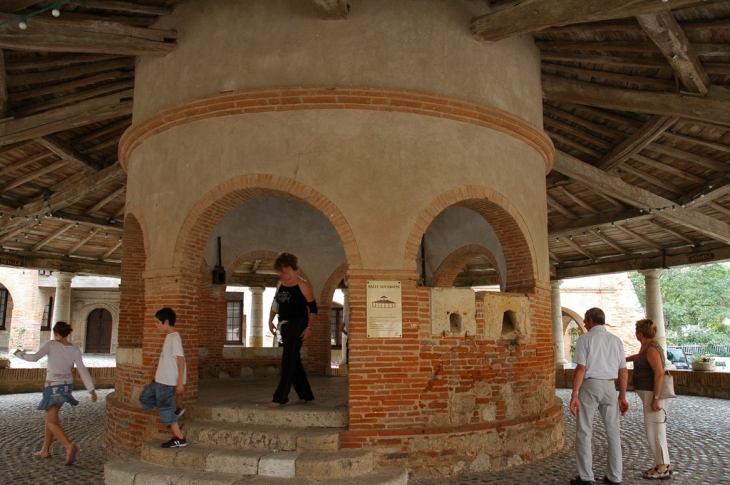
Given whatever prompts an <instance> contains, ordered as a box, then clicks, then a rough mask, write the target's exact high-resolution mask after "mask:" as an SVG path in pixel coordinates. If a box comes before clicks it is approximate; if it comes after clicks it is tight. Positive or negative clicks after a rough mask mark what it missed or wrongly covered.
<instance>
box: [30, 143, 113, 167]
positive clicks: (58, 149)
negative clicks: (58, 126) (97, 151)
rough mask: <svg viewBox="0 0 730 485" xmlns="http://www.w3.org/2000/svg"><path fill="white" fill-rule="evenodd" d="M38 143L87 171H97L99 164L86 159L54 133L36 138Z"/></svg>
mask: <svg viewBox="0 0 730 485" xmlns="http://www.w3.org/2000/svg"><path fill="white" fill-rule="evenodd" d="M36 140H37V141H38V143H40V144H41V145H43V146H44V147H46V148H48V149H49V150H51V151H52V152H53V153H55V154H56V155H58V156H59V157H61V158H62V159H63V160H66V161H68V162H70V163H72V164H73V165H75V166H76V167H78V168H80V169H81V170H83V171H85V172H96V171H98V170H99V168H101V167H99V166H98V164H96V163H94V162H92V161H90V160H86V159H84V157H83V155H82V154H81V153H79V152H78V151H76V150H75V149H74V148H73V147H72V146H71V145H69V144H67V143H66V142H64V141H62V140H60V139H59V138H58V137H56V136H53V135H48V136H43V137H40V138H36Z"/></svg>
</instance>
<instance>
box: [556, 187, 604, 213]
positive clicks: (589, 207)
mask: <svg viewBox="0 0 730 485" xmlns="http://www.w3.org/2000/svg"><path fill="white" fill-rule="evenodd" d="M560 190H561V191H562V192H563V193H564V194H565V195H566V196H567V197H568V198H569V199H570V200H572V201H573V202H575V203H576V204H578V205H579V206H581V207H582V208H584V209H585V210H587V211H588V212H590V213H592V214H600V211H599V210H598V209H596V208H595V207H593V206H592V205H590V204H589V203H587V202H585V201H583V200H582V199H580V198H579V197H577V196H576V195H575V194H573V193H571V192H570V191H568V189H566V188H565V187H560Z"/></svg>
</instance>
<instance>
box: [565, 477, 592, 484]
mask: <svg viewBox="0 0 730 485" xmlns="http://www.w3.org/2000/svg"><path fill="white" fill-rule="evenodd" d="M570 485H596V482H594V481H593V480H583V479H582V478H581V477H580V476H577V477H575V478H574V479H572V480H571V481H570Z"/></svg>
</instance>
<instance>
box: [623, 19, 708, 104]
mask: <svg viewBox="0 0 730 485" xmlns="http://www.w3.org/2000/svg"><path fill="white" fill-rule="evenodd" d="M636 20H638V21H639V24H640V25H641V27H642V28H643V29H644V32H646V33H647V35H649V37H650V38H651V40H653V41H654V43H655V44H656V45H657V47H659V49H660V50H661V51H662V54H664V57H665V58H666V60H667V62H669V64H670V65H671V66H672V68H674V72H675V74H676V76H677V78H678V79H679V80H680V81H681V82H682V84H683V85H684V87H685V88H686V89H687V91H689V92H690V93H699V94H702V95H705V94H707V92H708V91H709V89H710V78H709V76H708V75H707V72H705V68H704V67H702V63H701V62H700V60H699V58H698V57H697V54H695V51H694V49H693V48H692V46H691V45H690V43H689V40H688V39H687V36H686V35H684V31H683V30H682V27H680V26H679V24H678V23H677V20H676V19H675V18H674V15H672V13H671V12H669V11H666V10H665V11H662V12H655V13H651V14H645V15H637V17H636Z"/></svg>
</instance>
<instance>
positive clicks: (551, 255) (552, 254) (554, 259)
mask: <svg viewBox="0 0 730 485" xmlns="http://www.w3.org/2000/svg"><path fill="white" fill-rule="evenodd" d="M548 256H550V259H552V260H553V261H555V262H557V263H558V264H560V263H564V262H565V261H563V260H562V259H561V258H559V257H558V256H557V255H556V254H555V253H554V252H552V251H548Z"/></svg>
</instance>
